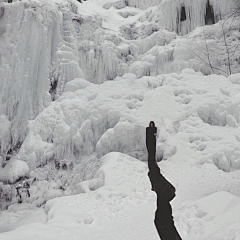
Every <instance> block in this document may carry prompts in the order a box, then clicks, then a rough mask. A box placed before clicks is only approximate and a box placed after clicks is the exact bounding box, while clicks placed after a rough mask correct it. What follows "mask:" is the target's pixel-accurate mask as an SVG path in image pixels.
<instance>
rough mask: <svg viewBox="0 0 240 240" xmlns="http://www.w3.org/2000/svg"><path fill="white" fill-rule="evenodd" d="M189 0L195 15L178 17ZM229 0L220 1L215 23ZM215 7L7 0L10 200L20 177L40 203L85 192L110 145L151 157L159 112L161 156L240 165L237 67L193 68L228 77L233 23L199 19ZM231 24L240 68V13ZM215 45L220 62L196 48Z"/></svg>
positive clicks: (2, 108)
mask: <svg viewBox="0 0 240 240" xmlns="http://www.w3.org/2000/svg"><path fill="white" fill-rule="evenodd" d="M183 3H184V4H185V9H186V11H187V13H188V14H191V15H193V16H194V17H192V18H191V21H190V18H189V19H188V20H186V21H185V22H184V23H183V22H182V23H180V22H179V19H178V18H177V15H178V16H180V12H179V11H180V9H181V7H180V6H181V4H183ZM228 3H229V4H227V2H226V1H225V2H223V1H218V2H217V1H210V4H212V5H213V9H214V12H215V14H216V19H215V20H216V22H217V21H218V20H220V17H219V16H220V14H221V16H222V17H223V15H224V14H225V13H228V12H229V9H230V7H231V4H230V3H231V1H229V2H228ZM171 4H172V5H171ZM171 6H173V8H172V7H171ZM195 6H196V8H195ZM205 6H206V1H205V0H204V1H196V5H192V4H190V1H171V0H170V1H166V0H165V1H157V0H156V1H145V0H144V1H143V0H142V1H130V0H129V1H113V0H101V1H95V0H92V1H90V0H88V1H83V3H79V2H77V1H75V0H52V1H37V0H34V1H32V0H23V1H13V3H7V1H3V2H1V3H0V46H1V49H2V51H1V55H0V123H1V124H0V141H1V158H0V173H1V174H0V180H1V181H3V182H4V185H3V184H1V189H3V190H2V192H3V193H2V195H3V196H4V197H3V199H4V202H5V203H4V208H5V207H6V206H7V205H9V204H10V203H11V204H13V203H15V202H17V201H18V200H19V199H17V197H16V194H17V193H16V186H17V184H18V183H19V182H20V183H21V182H22V181H23V180H24V179H28V180H27V181H29V183H30V185H31V187H30V190H29V191H30V195H31V196H30V197H28V196H26V194H25V193H23V201H27V202H30V203H33V204H35V205H38V206H39V205H41V204H43V203H44V202H45V201H46V200H48V199H50V198H53V197H55V196H61V195H64V194H66V195H70V194H74V193H76V192H77V191H81V189H80V190H79V189H78V190H76V186H78V183H79V182H81V181H82V180H86V179H91V178H92V177H93V176H94V174H95V173H96V171H97V169H98V167H99V161H98V159H99V158H100V157H102V156H103V155H105V154H106V153H108V152H111V151H119V152H123V153H126V154H128V155H130V156H133V157H136V158H138V159H140V160H146V159H147V156H146V149H145V139H144V138H145V127H146V126H147V125H148V122H149V121H150V120H155V121H156V123H157V125H158V127H159V135H158V144H157V159H158V160H161V159H164V160H167V159H171V158H175V157H176V158H178V157H179V156H182V155H186V152H188V151H189V156H191V158H193V159H195V160H196V161H197V162H198V163H199V164H204V163H206V162H207V163H209V164H212V165H213V166H214V167H215V166H217V168H218V169H220V170H224V171H226V172H232V171H234V170H235V169H239V166H240V163H239V156H240V154H239V152H240V150H239V146H238V145H239V141H240V136H239V134H238V130H239V107H238V99H239V94H238V92H239V74H235V75H232V76H230V77H229V78H224V77H221V76H217V75H212V76H209V77H205V76H202V75H201V73H200V72H195V71H194V70H190V69H185V68H186V67H187V68H194V69H195V70H196V71H201V72H202V73H204V74H210V73H213V72H214V73H218V74H219V73H221V74H224V75H225V76H227V75H228V74H229V69H228V65H227V61H226V60H227V54H226V47H225V46H224V36H223V32H222V24H223V22H222V21H219V22H218V23H217V24H215V25H211V26H206V27H197V26H202V25H204V13H205V10H206V8H205ZM197 8H198V9H200V10H201V11H197ZM174 9H175V10H174ZM196 11H197V12H196ZM162 13H164V14H166V16H165V17H164V19H161V17H162V16H164V14H162ZM163 20H164V21H163ZM179 24H180V25H179ZM181 25H182V26H181ZM196 27H197V28H196ZM195 28H196V29H195ZM224 29H225V31H226V30H227V29H228V32H227V34H226V36H225V37H226V41H227V44H228V46H229V51H230V54H233V53H235V55H234V54H233V55H232V58H231V68H232V72H233V73H235V72H239V48H238V47H237V46H238V45H237V42H238V39H239V37H240V35H239V18H238V17H235V18H234V19H230V20H229V21H228V22H226V23H224ZM174 31H175V32H174ZM190 31H192V32H190ZM187 33H188V35H185V36H184V34H187ZM178 34H179V35H182V36H178ZM205 40H206V41H205ZM206 43H207V44H208V45H207V46H208V48H209V50H210V52H211V54H210V60H211V62H212V64H213V65H214V66H218V67H220V68H221V69H220V70H217V69H214V71H211V69H210V68H209V66H206V64H204V62H202V61H200V60H199V58H198V57H197V56H200V58H203V60H204V61H205V60H206ZM235 50H236V51H235ZM234 51H235V52H234ZM216 52H217V54H216ZM182 69H184V70H183V71H182V72H181V70H182ZM173 72H176V73H173ZM168 73H170V74H168ZM160 74H161V75H160ZM106 80H113V81H107V82H106ZM96 83H97V84H98V85H96ZM182 144H183V145H184V146H185V147H184V148H183V146H182ZM182 148H183V149H184V151H183V150H182ZM213 163H214V164H215V165H214V164H213ZM36 180H37V181H36ZM8 183H14V184H13V185H9V184H8ZM93 188H95V187H94V186H93ZM48 189H51V192H49V191H48ZM22 190H23V191H24V189H22ZM40 190H42V191H40ZM5 204H6V205H5ZM2 206H3V205H2Z"/></svg>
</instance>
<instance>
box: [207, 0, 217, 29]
mask: <svg viewBox="0 0 240 240" xmlns="http://www.w3.org/2000/svg"><path fill="white" fill-rule="evenodd" d="M214 23H215V19H214V11H213V6H212V5H210V3H209V0H208V1H207V4H206V15H205V25H212V24H214Z"/></svg>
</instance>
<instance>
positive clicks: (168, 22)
mask: <svg viewBox="0 0 240 240" xmlns="http://www.w3.org/2000/svg"><path fill="white" fill-rule="evenodd" d="M237 4H238V2H237V1H235V0H227V1H226V0H196V1H194V4H193V2H192V0H177V1H175V0H170V1H169V0H165V1H162V3H161V4H159V6H158V11H156V12H155V13H156V14H157V16H158V17H157V19H158V21H159V22H160V24H162V23H163V22H164V23H165V27H167V28H168V29H170V30H172V31H175V32H177V33H180V34H182V35H185V34H187V33H189V32H191V31H193V30H194V29H195V28H196V27H199V26H204V25H206V24H210V23H215V22H218V21H219V20H221V19H223V18H224V17H226V15H231V13H232V12H233V11H234V8H235V7H236V6H237ZM207 14H209V15H207ZM211 15H212V16H211ZM211 17H212V19H211Z"/></svg>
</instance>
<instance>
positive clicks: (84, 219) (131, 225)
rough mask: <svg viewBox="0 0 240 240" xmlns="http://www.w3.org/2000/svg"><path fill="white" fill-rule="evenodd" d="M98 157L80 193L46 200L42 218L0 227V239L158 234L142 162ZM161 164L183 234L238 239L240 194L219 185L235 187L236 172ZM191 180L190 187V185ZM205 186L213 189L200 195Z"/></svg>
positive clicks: (140, 239)
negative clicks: (232, 174) (173, 190)
mask: <svg viewBox="0 0 240 240" xmlns="http://www.w3.org/2000/svg"><path fill="white" fill-rule="evenodd" d="M100 163H101V166H100V168H99V170H98V172H97V173H96V175H95V177H94V178H93V179H92V180H89V181H84V182H82V183H80V184H79V186H78V187H79V188H80V189H81V190H82V193H81V194H79V195H75V196H68V197H61V198H55V199H53V200H50V201H48V202H47V204H46V208H45V212H46V214H47V221H46V223H32V224H28V225H24V226H21V227H19V228H16V229H15V230H13V231H11V232H6V233H1V234H0V237H1V240H23V239H37V240H40V239H42V240H45V239H56V238H57V239H60V240H61V239H64V240H66V239H67V240H68V239H69V240H70V239H76V240H78V239H79V240H80V239H85V240H90V239H91V240H92V239H98V240H111V239H118V240H126V239H130V240H146V239H152V240H154V239H156V240H157V239H159V237H158V236H157V232H156V230H155V227H154V224H153V219H154V211H155V205H156V196H155V194H154V193H153V192H152V191H151V190H150V183H149V180H148V177H147V165H146V164H145V163H142V162H140V161H139V160H137V159H134V158H131V157H129V156H127V155H125V154H120V153H116V152H115V153H110V154H107V155H105V156H104V157H103V158H102V159H101V160H100ZM160 167H161V169H162V171H163V174H164V175H165V176H166V177H167V178H168V179H169V180H170V181H171V182H173V183H174V185H175V186H177V197H176V198H175V199H174V201H173V202H172V203H173V209H174V215H175V223H176V226H177V228H178V230H179V232H180V234H181V236H182V237H183V239H186V240H200V239H201V240H207V239H212V240H221V239H224V240H230V239H236V240H239V233H240V226H239V221H240V198H238V197H236V196H234V195H232V194H230V193H227V192H223V191H221V189H223V188H224V187H223V186H224V185H225V186H226V185H227V184H229V189H228V190H232V191H235V190H236V189H237V188H238V186H234V185H235V183H236V179H235V178H233V177H232V178H231V177H230V176H228V177H226V175H225V173H223V172H220V171H218V170H217V169H216V168H213V167H212V165H211V164H206V165H205V166H201V165H193V164H192V166H191V165H189V164H188V163H187V162H185V161H182V162H179V161H176V160H173V161H171V160H169V161H164V162H162V163H160ZM196 174H201V175H202V178H197V176H196ZM203 175H204V176H203ZM224 176H225V177H224ZM192 186H193V187H194V188H195V191H191V190H192V189H191V187H192ZM186 188H187V189H188V191H185V192H184V194H183V189H186ZM207 189H208V190H210V189H212V190H213V189H214V191H217V192H216V193H215V192H212V194H211V195H209V196H206V197H205V195H206V194H207V191H206V190H207ZM226 190H227V189H226ZM196 193H197V194H196ZM199 197H200V198H201V199H200V200H196V199H198V198H199ZM186 200H187V201H186ZM180 205H181V207H180Z"/></svg>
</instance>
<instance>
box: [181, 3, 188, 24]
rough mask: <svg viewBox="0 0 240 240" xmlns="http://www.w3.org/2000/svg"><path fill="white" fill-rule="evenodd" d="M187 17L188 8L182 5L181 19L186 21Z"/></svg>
mask: <svg viewBox="0 0 240 240" xmlns="http://www.w3.org/2000/svg"><path fill="white" fill-rule="evenodd" d="M186 19H187V15H186V9H185V6H182V9H181V18H180V21H181V22H183V21H185V20H186Z"/></svg>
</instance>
